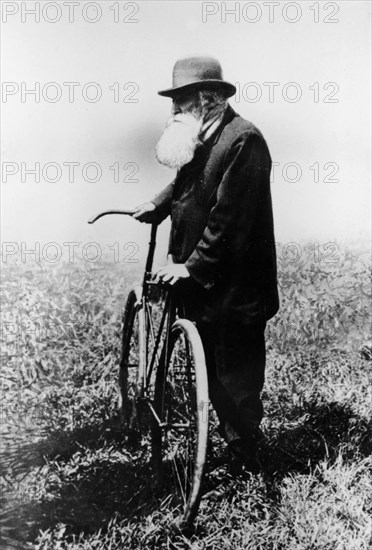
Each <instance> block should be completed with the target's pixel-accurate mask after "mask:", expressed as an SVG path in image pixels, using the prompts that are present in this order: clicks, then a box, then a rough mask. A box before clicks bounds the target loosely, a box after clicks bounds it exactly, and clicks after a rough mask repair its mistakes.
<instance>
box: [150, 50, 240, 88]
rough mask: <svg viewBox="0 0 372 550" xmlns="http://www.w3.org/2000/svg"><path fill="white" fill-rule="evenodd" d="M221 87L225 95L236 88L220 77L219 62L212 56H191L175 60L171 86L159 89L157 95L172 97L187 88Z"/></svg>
mask: <svg viewBox="0 0 372 550" xmlns="http://www.w3.org/2000/svg"><path fill="white" fill-rule="evenodd" d="M188 88H189V89H192V88H194V89H200V88H206V89H212V90H213V89H217V88H219V89H223V90H224V91H225V94H226V97H231V96H232V95H234V94H235V92H236V88H235V86H234V85H233V84H230V82H226V81H225V80H223V77H222V68H221V65H220V62H219V61H218V60H217V59H215V58H214V57H206V56H192V57H183V58H181V59H178V61H176V64H175V65H174V68H173V82H172V88H168V89H166V90H161V91H160V92H158V94H159V95H162V96H165V97H174V96H175V95H177V94H178V93H179V92H180V91H183V90H185V91H187V89H188Z"/></svg>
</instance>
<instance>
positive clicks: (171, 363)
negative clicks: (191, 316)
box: [152, 319, 209, 526]
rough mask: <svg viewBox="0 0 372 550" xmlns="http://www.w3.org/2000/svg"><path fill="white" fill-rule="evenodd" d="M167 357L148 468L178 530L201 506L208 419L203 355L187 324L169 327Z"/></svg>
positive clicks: (159, 374)
mask: <svg viewBox="0 0 372 550" xmlns="http://www.w3.org/2000/svg"><path fill="white" fill-rule="evenodd" d="M167 356H168V359H167V360H164V358H163V361H162V362H161V364H160V365H159V368H158V371H157V376H156V383H155V396H154V409H155V412H156V414H157V416H158V421H157V420H155V419H154V421H153V426H152V465H153V473H154V477H155V481H156V483H157V484H158V485H160V486H161V487H162V489H163V490H164V491H166V493H167V495H172V496H171V501H172V504H174V505H175V506H176V507H178V508H179V511H180V514H181V525H182V526H187V525H190V524H191V523H192V521H193V520H194V518H195V516H196V514H197V511H198V507H199V502H200V490H201V484H202V478H203V473H204V467H205V461H206V453H207V443H208V414H209V403H208V379H207V371H206V365H205V357H204V350H203V345H202V342H201V339H200V336H199V333H198V331H197V330H196V328H195V326H194V324H193V323H192V322H191V321H188V320H185V319H180V320H178V321H176V322H175V323H174V324H173V326H172V333H171V339H170V345H169V348H168V353H167Z"/></svg>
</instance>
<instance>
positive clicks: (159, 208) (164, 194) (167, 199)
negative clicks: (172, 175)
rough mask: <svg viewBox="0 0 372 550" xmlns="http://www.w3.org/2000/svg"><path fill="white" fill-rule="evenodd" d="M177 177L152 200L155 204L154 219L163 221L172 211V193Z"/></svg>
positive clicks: (157, 221)
mask: <svg viewBox="0 0 372 550" xmlns="http://www.w3.org/2000/svg"><path fill="white" fill-rule="evenodd" d="M174 182H175V179H174V180H173V181H172V182H171V183H170V184H169V185H167V187H165V188H164V189H163V190H162V191H160V193H158V194H157V195H155V197H154V198H153V199H152V200H151V202H152V203H153V204H155V210H154V218H155V219H154V221H156V223H161V222H162V221H163V220H165V218H166V217H167V216H169V215H170V213H171V206H172V195H173V188H174Z"/></svg>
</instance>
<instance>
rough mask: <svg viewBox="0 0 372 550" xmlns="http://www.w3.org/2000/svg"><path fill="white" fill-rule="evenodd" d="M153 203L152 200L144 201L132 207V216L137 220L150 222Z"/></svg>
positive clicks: (153, 207) (153, 208)
mask: <svg viewBox="0 0 372 550" xmlns="http://www.w3.org/2000/svg"><path fill="white" fill-rule="evenodd" d="M155 208H156V207H155V204H154V203H153V202H144V203H143V204H140V205H139V206H136V207H135V208H134V214H133V218H135V219H136V220H138V221H139V222H144V223H151V222H152V219H151V212H153V211H154V210H155Z"/></svg>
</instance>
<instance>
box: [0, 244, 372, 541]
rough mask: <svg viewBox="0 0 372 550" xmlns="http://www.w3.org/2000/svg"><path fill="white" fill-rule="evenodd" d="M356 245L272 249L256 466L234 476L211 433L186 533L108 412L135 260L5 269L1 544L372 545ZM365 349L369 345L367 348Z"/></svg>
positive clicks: (363, 300) (141, 449) (366, 320)
mask: <svg viewBox="0 0 372 550" xmlns="http://www.w3.org/2000/svg"><path fill="white" fill-rule="evenodd" d="M365 257H366V256H365V253H364V251H363V250H355V249H353V248H345V249H344V250H343V251H342V257H339V261H338V262H336V263H330V262H327V261H326V260H327V259H329V256H324V257H323V258H322V257H321V256H319V255H318V256H311V257H310V256H309V255H307V256H305V255H302V257H301V258H298V257H295V258H290V257H288V255H287V254H286V255H285V258H284V259H283V255H282V254H279V282H280V289H281V310H280V314H278V315H277V316H276V317H275V318H274V319H273V320H272V321H271V322H270V323H269V326H268V329H267V349H268V353H267V376H266V385H265V390H264V395H263V398H264V403H265V411H266V416H265V420H264V423H263V429H264V432H265V435H266V439H265V442H264V443H263V444H262V447H261V449H260V456H259V458H260V461H261V463H262V472H261V473H260V474H259V475H255V476H253V475H250V474H246V475H245V476H241V477H238V478H232V477H231V476H230V474H229V471H228V466H227V463H226V460H225V449H224V444H223V443H222V442H221V441H220V440H219V438H218V436H217V435H216V434H215V433H212V444H213V452H212V453H211V457H210V461H209V465H208V475H207V479H206V483H205V495H204V498H203V499H202V503H201V507H200V513H199V516H198V518H197V521H196V524H195V532H193V533H191V534H190V535H189V536H188V537H186V536H185V535H181V534H180V533H178V532H176V531H174V530H173V528H172V520H173V519H174V518H175V517H176V515H177V511H176V510H173V509H172V508H171V506H170V504H169V502H168V501H167V499H166V498H165V499H164V500H163V501H159V498H158V497H157V495H155V494H153V493H152V490H151V484H150V483H149V479H150V472H149V465H148V449H147V445H146V440H143V441H142V444H139V445H132V444H130V443H129V442H128V441H126V440H125V438H124V436H123V434H122V431H121V428H120V423H119V419H118V415H117V406H116V403H117V382H116V380H117V363H118V356H119V353H120V350H119V346H120V328H121V314H122V308H123V303H124V300H125V296H126V294H127V292H128V289H129V287H130V286H131V284H132V283H133V282H134V281H135V279H136V277H137V276H138V275H139V272H138V269H137V270H136V269H135V268H133V267H130V266H128V265H124V266H123V265H119V264H113V263H109V262H101V263H99V264H84V263H81V264H59V265H58V266H54V267H53V266H50V265H40V264H38V265H36V266H32V265H30V264H17V265H7V264H3V282H2V299H3V305H4V306H5V307H4V310H3V322H2V363H3V364H2V392H1V393H2V395H1V397H2V423H1V424H2V425H1V428H2V445H1V459H2V472H3V475H2V478H1V489H2V492H1V502H2V505H3V511H2V514H1V524H2V536H3V547H4V548H34V549H39V550H52V549H53V550H55V549H64V550H65V549H66V550H72V549H74V550H75V549H84V550H87V549H106V548H107V549H108V548H110V549H124V548H125V549H129V550H130V549H138V548H144V549H145V548H146V549H147V548H175V549H176V548H177V549H179V548H192V549H193V550H197V549H213V548H219V550H223V549H241V548H244V549H252V550H260V549H262V550H274V549H275V550H287V549H291V550H310V549H325V550H328V549H329V550H367V549H368V548H369V547H370V546H369V545H370V543H371V519H370V518H371V512H372V510H371V508H372V507H371V500H372V498H371V495H372V482H371V475H370V474H371V472H370V467H371V460H370V452H371V443H370V441H371V440H370V435H371V434H370V432H369V419H370V412H371V395H370V388H371V385H370V382H371V380H370V365H371V363H370V351H369V350H370V348H369V345H368V340H369V338H370V335H369V327H370V320H371V318H370V298H369V294H370V286H369V285H370V279H369V277H370V273H369V268H368V266H367V265H366V262H365ZM363 346H364V347H363Z"/></svg>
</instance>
